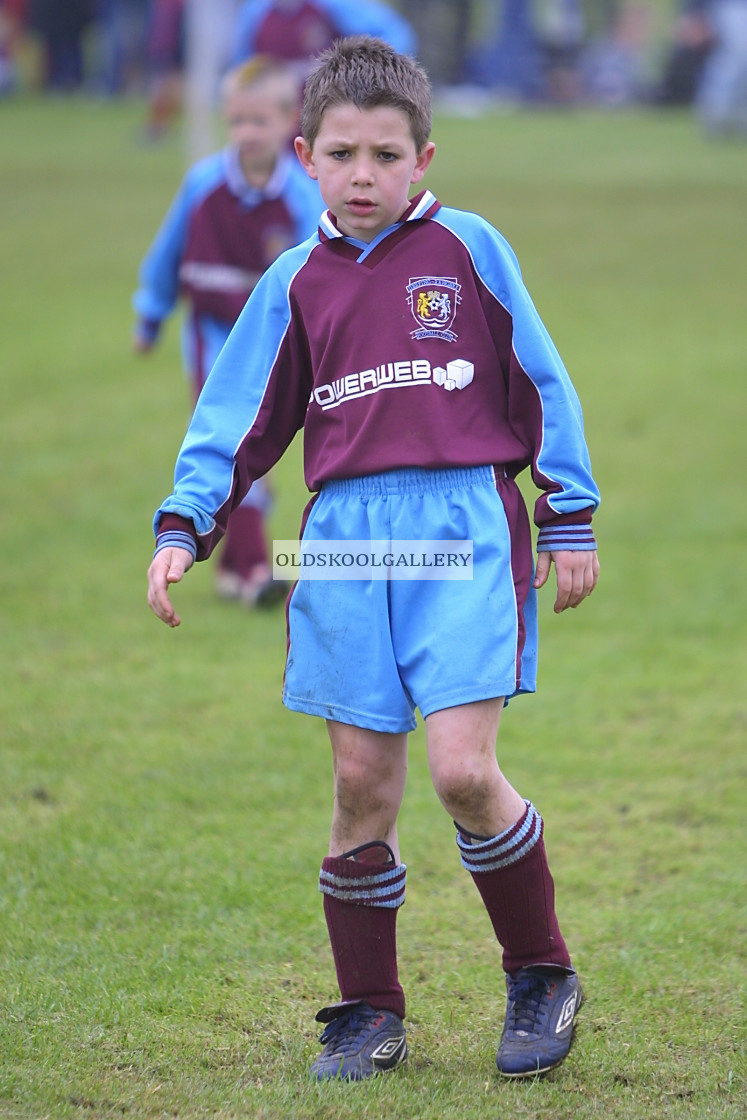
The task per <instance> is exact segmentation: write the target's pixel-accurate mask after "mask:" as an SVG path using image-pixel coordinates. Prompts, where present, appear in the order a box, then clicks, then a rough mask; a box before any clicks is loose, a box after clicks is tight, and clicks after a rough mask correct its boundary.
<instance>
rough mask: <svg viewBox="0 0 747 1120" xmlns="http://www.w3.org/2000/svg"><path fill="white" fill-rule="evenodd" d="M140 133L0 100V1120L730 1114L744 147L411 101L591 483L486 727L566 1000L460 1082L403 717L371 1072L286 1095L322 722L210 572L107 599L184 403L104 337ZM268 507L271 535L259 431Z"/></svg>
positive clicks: (318, 848)
mask: <svg viewBox="0 0 747 1120" xmlns="http://www.w3.org/2000/svg"><path fill="white" fill-rule="evenodd" d="M141 120H142V107H140V106H138V105H105V106H103V105H95V104H89V103H85V102H81V103H48V104H42V103H40V102H38V101H34V100H30V99H29V100H21V101H19V102H17V103H14V104H7V105H2V106H0V134H1V135H2V143H1V144H0V203H1V205H0V254H1V256H0V260H1V261H2V269H1V270H0V285H1V287H0V320H1V321H2V340H3V344H2V349H1V350H0V372H1V384H2V402H3V405H2V411H1V413H0V426H1V428H0V431H1V435H0V463H1V464H2V495H3V497H2V515H3V529H4V533H3V540H4V545H3V553H2V580H1V581H0V596H1V608H0V609H1V611H2V615H1V627H2V642H1V643H0V658H1V659H2V660H1V661H0V737H1V739H2V750H1V751H0V1116H2V1117H3V1118H14V1120H15V1118H23V1120H32V1118H33V1120H41V1118H50V1120H67V1118H72V1117H74V1118H82V1117H92V1118H98V1117H115V1116H120V1117H121V1116H124V1117H133V1118H140V1117H153V1118H155V1117H178V1118H180V1120H186V1118H193V1117H202V1116H210V1117H214V1118H217V1120H228V1118H238V1117H256V1118H259V1120H262V1118H264V1120H312V1118H322V1117H323V1118H324V1120H336V1118H339V1120H343V1118H345V1120H348V1118H350V1117H356V1118H358V1117H361V1118H362V1117H375V1118H379V1117H382V1118H383V1117H396V1118H398V1120H416V1118H417V1120H437V1118H439V1120H440V1118H442V1117H454V1118H456V1120H478V1118H480V1120H484V1118H488V1120H503V1118H504V1117H511V1118H521V1117H526V1118H532V1120H545V1118H547V1120H550V1118H552V1120H571V1118H572V1120H587V1118H591V1117H594V1118H600V1120H601V1118H604V1120H644V1118H645V1120H648V1118H650V1117H653V1118H656V1120H659V1118H672V1120H683V1118H687V1120H689V1118H700V1117H718V1118H729V1120H731V1118H733V1120H737V1118H741V1117H743V1116H744V1115H745V1114H746V1113H747V1058H746V1057H745V1046H746V1042H747V1039H746V1034H745V984H746V981H747V967H746V959H745V957H746V954H745V944H746V941H747V893H746V886H747V883H746V879H747V875H746V872H745V841H746V839H747V835H746V830H745V824H744V817H745V803H746V786H745V777H746V776H747V761H746V760H745V749H744V748H745V739H746V737H747V700H746V699H745V696H746V692H745V681H746V680H747V672H746V670H747V655H746V648H747V642H746V640H745V639H746V638H747V621H746V617H745V606H746V605H747V594H746V593H745V586H744V573H743V569H742V562H743V557H742V550H743V548H744V546H745V544H746V543H747V531H746V530H745V514H744V511H745V502H744V477H745V451H744V446H745V435H744V433H745V429H746V425H747V417H746V416H745V386H744V374H745V343H746V342H747V304H746V302H745V292H746V291H747V244H746V240H747V239H746V237H745V230H746V227H745V211H746V204H747V148H745V147H744V146H742V147H740V146H732V145H728V144H727V145H723V146H722V145H718V144H710V143H707V142H706V141H704V140H703V139H702V138H701V136H700V135H699V133H698V131H697V129H696V127H695V125H694V123H693V122H692V121H691V120H690V119H689V117H687V116H680V115H678V114H674V115H671V116H656V115H646V114H645V113H640V114H638V113H635V114H623V115H619V116H617V115H612V116H603V115H595V114H586V113H578V114H569V115H563V114H560V113H552V112H550V113H537V114H524V113H518V114H514V115H505V116H501V115H496V116H492V117H488V118H485V119H483V120H467V121H446V120H437V122H436V128H435V133H434V136H435V139H436V141H437V143H438V147H439V152H438V155H437V159H436V162H435V164H434V166H433V170H432V173H430V174H429V178H428V184H429V185H431V186H432V187H433V188H434V189H435V190H436V192H437V193H438V194H439V196H440V197H441V198H442V199H443V200H444V201H445V202H448V203H450V204H454V205H458V206H462V207H465V208H473V209H478V210H481V211H483V212H484V213H485V214H486V216H488V217H489V218H490V219H491V220H493V221H494V222H495V223H496V224H497V225H498V226H499V227H500V228H501V229H502V230H503V231H504V232H505V233H506V235H507V236H508V237H509V239H510V240H511V242H512V243H513V245H514V247H515V249H516V251H517V253H518V255H519V258H520V260H521V262H522V265H523V269H524V275H525V278H526V280H527V283H528V286H529V288H530V290H531V292H532V294H533V296H534V298H535V301H536V302H537V304H538V307H539V309H540V311H541V313H542V315H543V317H544V319H545V321H546V323H547V325H548V328H549V329H550V331H551V333H552V334H553V336H554V338H555V340H556V341H557V343H558V346H559V348H560V350H561V352H562V354H563V355H564V357H565V360H566V363H567V365H568V366H569V369H570V371H571V373H572V376H573V378H574V381H575V383H576V385H577V387H578V389H579V392H580V395H581V397H582V400H583V402H584V407H585V416H586V423H587V430H588V437H589V443H590V447H591V452H592V458H593V461H594V465H595V473H596V475H597V477H598V480H599V483H600V486H601V489H602V493H603V505H602V509H601V510H600V513H599V516H598V518H597V521H596V527H597V533H598V537H599V540H600V548H601V561H602V579H601V582H600V586H599V588H598V590H597V592H596V593H595V595H594V597H593V598H592V599H591V601H590V602H589V603H586V604H584V606H583V607H582V608H581V609H580V610H579V611H577V612H570V613H569V614H568V615H567V616H562V617H559V618H556V617H555V616H554V615H553V614H552V610H551V604H552V598H553V596H552V593H551V592H550V590H549V589H548V590H547V591H546V592H545V594H544V595H543V600H542V620H541V625H542V655H541V666H540V668H541V673H540V687H539V691H538V693H537V696H536V697H533V698H527V699H522V700H519V701H517V702H516V703H514V704H512V705H511V707H510V708H509V709H508V711H507V713H506V715H505V717H504V721H503V728H502V734H501V740H500V743H499V757H500V760H501V762H502V765H503V768H504V769H505V771H506V772H507V774H508V775H509V777H510V778H511V779H512V780H513V781H514V783H515V784H516V785H517V786H518V788H519V789H520V790H521V791H522V792H523V794H524V795H525V796H526V797H530V798H531V799H532V800H533V801H534V802H535V803H536V804H537V806H538V808H539V809H540V811H541V812H542V814H543V816H544V817H545V820H546V824H547V842H548V849H549V853H550V858H551V863H552V866H553V870H554V874H555V879H556V884H557V889H558V909H559V913H560V918H561V923H562V925H563V928H564V931H565V935H566V938H567V940H568V942H569V945H570V946H571V949H572V952H573V954H574V957H575V961H576V964H577V966H578V968H579V970H580V972H581V974H582V977H583V980H584V984H585V988H586V994H587V1000H588V1002H587V1004H586V1007H585V1009H584V1011H583V1013H582V1015H581V1017H580V1021H579V1026H578V1031H577V1037H576V1044H575V1047H574V1050H573V1052H572V1055H571V1058H570V1060H569V1061H568V1062H567V1063H566V1064H565V1065H564V1066H563V1067H561V1068H560V1069H559V1070H558V1071H556V1072H555V1073H554V1074H552V1075H550V1076H549V1077H548V1078H546V1079H545V1080H544V1081H541V1082H531V1083H528V1084H510V1083H509V1084H505V1083H501V1082H499V1081H498V1079H497V1077H496V1076H495V1073H494V1067H493V1061H494V1053H495V1047H496V1044H497V1039H498V1034H499V1031H500V1026H501V1023H502V1018H503V1008H504V997H503V984H502V976H501V972H500V966H499V955H498V952H497V949H496V946H495V943H494V941H493V940H492V936H491V932H490V929H489V923H488V921H487V918H486V917H485V915H484V913H483V912H482V910H481V907H480V905H479V902H478V898H477V894H476V892H475V891H474V888H473V886H472V883H471V881H470V880H469V877H468V876H467V875H466V873H465V872H463V871H462V869H461V867H460V865H459V861H458V857H457V853H456V848H455V844H454V838H453V828H452V826H451V824H450V822H449V821H448V819H446V817H445V815H444V814H443V812H442V811H441V810H440V809H439V807H438V805H437V803H436V799H435V795H434V794H433V792H432V790H431V788H430V785H429V780H428V775H427V769H426V764H425V758H424V749H423V747H424V744H423V739H422V734H421V732H420V731H418V732H417V733H416V734H415V735H414V736H413V739H412V752H411V767H410V775H409V786H408V792H407V796H406V800H405V806H404V809H403V814H402V821H401V840H402V846H403V854H404V858H405V859H406V862H407V864H408V867H409V884H408V902H407V905H406V906H405V907H404V909H403V910H402V911H401V914H400V921H399V940H400V948H401V965H400V967H401V974H402V977H403V981H404V983H405V985H406V989H407V992H408V997H409V1024H410V1039H411V1057H410V1061H409V1062H408V1064H407V1066H406V1067H405V1068H404V1069H403V1070H402V1071H400V1072H398V1073H397V1074H396V1075H395V1076H393V1077H391V1078H389V1079H387V1078H381V1079H378V1080H376V1081H374V1082H371V1083H369V1084H365V1085H362V1086H339V1085H325V1086H321V1087H317V1086H315V1085H312V1084H310V1082H309V1081H308V1079H307V1074H306V1068H307V1065H308V1063H309V1062H310V1061H311V1060H312V1058H313V1056H314V1055H315V1053H316V1052H317V1049H318V1048H317V1043H316V1038H317V1034H318V1030H317V1025H316V1024H315V1023H314V1018H313V1017H314V1013H315V1011H316V1009H317V1008H318V1007H319V1006H321V1004H323V1003H324V1002H328V1001H330V1000H332V999H334V998H335V997H336V994H337V993H336V986H335V981H334V972H333V967H332V962H331V956H330V954H329V951H328V947H327V938H326V930H325V927H324V921H323V915H322V907H321V901H320V898H319V895H318V893H317V890H316V881H317V876H318V869H319V863H320V860H321V857H322V855H323V854H324V852H325V850H326V842H327V827H328V818H329V812H330V802H331V781H330V777H331V774H330V770H331V768H330V762H329V752H328V747H327V743H326V734H325V730H324V726H323V724H322V723H321V722H320V721H314V720H309V719H305V718H303V717H300V716H298V715H294V714H292V713H289V712H286V711H285V710H284V709H283V707H282V705H281V703H280V683H281V676H282V669H283V659H284V647H285V635H284V628H283V624H282V619H281V613H280V612H278V613H275V614H269V615H267V614H262V615H260V614H257V615H251V614H248V613H245V612H243V611H242V610H240V609H237V608H233V607H229V606H226V605H225V604H221V603H218V602H217V601H216V600H215V599H214V596H213V590H212V578H211V571H210V565H209V564H208V565H202V566H201V567H199V568H198V569H197V570H196V571H195V572H193V573H190V575H189V576H188V577H187V580H186V581H185V584H184V585H183V586H182V587H181V588H179V589H178V590H177V592H176V600H177V602H178V606H179V610H180V611H181V613H182V615H183V619H184V622H183V625H182V627H181V628H180V629H179V630H177V631H169V630H168V629H167V628H166V627H164V626H163V625H161V624H160V623H158V622H157V621H156V620H155V618H154V617H153V616H152V615H151V614H150V612H149V611H148V610H147V607H146V604H145V570H146V567H147V565H148V562H149V555H150V551H151V548H152V537H151V530H150V519H151V516H152V512H153V510H154V508H155V507H156V505H157V504H158V502H159V501H160V499H161V498H162V497H163V496H164V495H165V494H166V493H168V492H169V490H170V488H171V472H172V468H173V461H174V457H175V454H176V450H177V447H178V444H179V441H180V438H181V435H182V433H183V430H184V424H185V421H186V418H187V412H188V393H187V389H186V387H185V385H184V384H183V383H182V377H181V373H180V361H179V352H178V337H177V330H176V325H175V324H173V325H172V327H171V328H170V330H169V331H168V332H167V337H166V339H165V341H164V345H163V346H162V347H161V349H160V350H159V351H157V352H156V353H155V354H154V355H152V356H151V357H150V358H149V359H147V360H138V359H136V358H135V357H134V356H133V355H132V354H131V352H130V349H129V334H130V327H131V313H130V309H129V300H130V296H131V292H132V289H133V285H134V280H135V274H136V269H137V265H138V262H139V260H140V257H141V255H142V253H143V252H144V250H145V248H146V247H147V244H148V242H149V240H150V238H151V236H152V234H153V233H154V231H155V229H156V226H157V224H158V222H159V221H160V219H161V217H162V215H163V212H164V210H165V207H166V205H167V203H168V202H169V200H170V198H171V196H172V194H173V192H174V190H175V188H176V185H177V182H178V180H179V178H180V176H181V173H182V170H183V165H182V149H181V146H180V145H179V143H178V142H177V141H174V142H173V143H167V144H166V145H164V146H163V147H160V148H153V147H150V148H148V147H143V146H140V145H138V143H137V140H136V134H137V129H138V125H139V123H140V122H141ZM372 311H373V313H375V309H372ZM277 489H278V503H277V507H276V511H275V515H274V519H273V529H274V534H275V536H277V537H279V538H287V537H291V536H293V534H294V533H295V532H296V530H297V525H298V520H299V515H300V510H301V508H302V505H303V503H304V501H305V494H304V490H303V485H302V482H301V478H300V469H299V449H298V447H297V446H296V445H294V447H293V448H292V449H291V452H290V453H289V454H288V456H287V457H286V459H285V460H284V461H283V462H282V463H281V464H280V466H279V468H278V471H277ZM465 640H468V635H465Z"/></svg>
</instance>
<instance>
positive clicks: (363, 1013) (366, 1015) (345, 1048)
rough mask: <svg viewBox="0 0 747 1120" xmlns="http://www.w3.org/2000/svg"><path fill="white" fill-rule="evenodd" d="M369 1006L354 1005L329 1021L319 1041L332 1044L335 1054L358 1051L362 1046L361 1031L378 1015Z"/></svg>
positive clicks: (326, 1044)
mask: <svg viewBox="0 0 747 1120" xmlns="http://www.w3.org/2000/svg"><path fill="white" fill-rule="evenodd" d="M376 1014H377V1013H376V1012H375V1011H373V1010H372V1009H369V1008H362V1007H354V1008H351V1010H350V1011H346V1012H345V1013H344V1014H343V1015H340V1016H339V1017H338V1018H337V1019H333V1020H332V1022H331V1023H327V1026H326V1027H325V1028H324V1030H323V1032H322V1035H321V1038H320V1039H319V1041H320V1042H321V1043H322V1044H323V1045H325V1046H330V1047H331V1049H332V1050H333V1052H334V1053H335V1054H350V1053H356V1052H357V1051H358V1049H359V1048H360V1042H361V1039H360V1035H361V1031H362V1030H363V1029H364V1028H365V1027H366V1026H367V1025H368V1024H369V1023H370V1022H371V1020H372V1019H373V1018H375V1016H376Z"/></svg>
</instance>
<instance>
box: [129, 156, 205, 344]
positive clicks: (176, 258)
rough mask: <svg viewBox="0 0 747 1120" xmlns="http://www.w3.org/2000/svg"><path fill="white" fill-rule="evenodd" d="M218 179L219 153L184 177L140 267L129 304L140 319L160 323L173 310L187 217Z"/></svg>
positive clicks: (203, 161)
mask: <svg viewBox="0 0 747 1120" xmlns="http://www.w3.org/2000/svg"><path fill="white" fill-rule="evenodd" d="M222 178H223V156H222V153H216V154H215V155H212V156H208V158H207V159H205V160H201V161H200V163H198V164H195V166H194V167H192V168H191V169H190V171H188V172H187V175H186V176H185V177H184V180H183V182H182V185H181V187H180V188H179V191H178V193H177V195H176V197H175V199H174V201H173V202H172V203H171V206H170V207H169V210H168V213H167V214H166V217H165V218H164V220H163V222H162V223H161V226H160V229H159V230H158V233H157V234H156V236H155V238H154V240H153V242H152V244H151V246H150V248H149V249H148V252H147V253H146V255H145V257H144V258H143V262H142V264H141V266H140V270H139V273H138V288H137V291H136V292H135V295H134V297H133V300H132V306H133V307H134V309H135V311H136V312H137V314H138V316H139V317H140V318H141V319H147V320H150V321H155V322H160V321H161V320H162V319H165V318H166V317H167V316H168V315H170V314H171V312H172V311H173V310H174V307H175V305H176V301H177V298H178V295H179V266H180V264H181V261H182V256H183V254H184V247H185V245H186V241H187V233H188V231H189V222H190V218H191V216H192V214H193V212H194V210H195V208H196V207H197V206H198V205H199V204H200V202H201V201H202V200H203V199H204V198H205V197H206V195H208V194H209V193H210V191H211V190H213V189H214V187H216V186H217V185H218V183H219V182H220V181H221V179H222Z"/></svg>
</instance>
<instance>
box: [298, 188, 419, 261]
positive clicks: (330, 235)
mask: <svg viewBox="0 0 747 1120" xmlns="http://www.w3.org/2000/svg"><path fill="white" fill-rule="evenodd" d="M440 205H441V204H440V202H439V201H438V199H437V198H436V196H435V195H434V194H433V192H432V191H429V190H423V191H421V192H420V194H417V195H415V197H414V198H412V199H410V205H409V206H408V207H407V209H406V210H405V212H404V214H403V215H402V217H401V218H400V219H399V221H398V222H394V223H393V224H392V225H390V226H387V227H386V229H383V230H382V231H381V233H378V234H377V235H376V237H374V239H373V241H361V240H359V239H358V238H357V237H348V235H347V234H345V233H343V232H342V230H341V229H339V228H338V225H337V219H336V218H335V216H334V214H333V213H332V212H331V210H325V212H324V213H323V214H322V216H321V219H320V221H319V239H320V240H321V241H322V242H324V241H334V242H336V243H337V244H341V243H344V244H346V245H349V246H351V248H353V249H355V250H356V253H355V260H356V261H357V262H358V264H363V263H364V262H366V261H367V260H368V258H369V257H371V255H372V254H373V253H374V252H375V251H376V250H377V249H378V247H379V246H380V245H381V244H382V242H384V241H386V239H387V238H388V237H390V236H391V235H392V234H393V233H396V232H397V230H399V229H401V228H402V226H403V225H405V224H406V223H407V222H414V221H419V220H420V219H423V218H432V217H433V215H434V214H435V213H436V211H437V210H438V209H440Z"/></svg>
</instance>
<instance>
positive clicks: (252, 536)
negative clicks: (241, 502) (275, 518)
mask: <svg viewBox="0 0 747 1120" xmlns="http://www.w3.org/2000/svg"><path fill="white" fill-rule="evenodd" d="M268 563H269V560H268V554H267V543H266V541H265V532H264V514H263V513H262V511H261V510H259V509H256V508H255V507H254V506H237V507H236V509H235V510H234V511H233V513H232V514H231V516H230V517H229V519H228V527H227V529H226V541H225V545H224V546H223V551H222V552H221V556H220V561H219V566H220V568H221V570H222V571H225V572H235V573H236V575H237V576H240V577H241V579H248V578H249V575H250V573H251V571H252V568H255V567H257V566H258V565H260V564H262V565H267V564H268Z"/></svg>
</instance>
